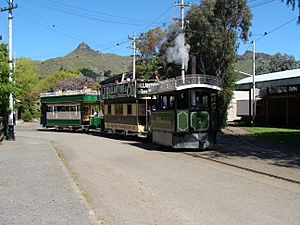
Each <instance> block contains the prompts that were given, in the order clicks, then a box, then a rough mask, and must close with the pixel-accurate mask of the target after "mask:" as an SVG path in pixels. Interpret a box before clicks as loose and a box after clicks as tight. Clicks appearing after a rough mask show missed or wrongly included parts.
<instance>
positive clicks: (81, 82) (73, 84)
mask: <svg viewBox="0 0 300 225" xmlns="http://www.w3.org/2000/svg"><path fill="white" fill-rule="evenodd" d="M84 88H90V89H93V90H99V88H100V84H99V83H97V82H95V81H94V80H93V79H91V78H89V77H85V76H79V77H69V78H65V79H63V80H61V81H59V89H60V90H81V89H84Z"/></svg>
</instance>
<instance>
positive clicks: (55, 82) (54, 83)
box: [40, 70, 80, 92]
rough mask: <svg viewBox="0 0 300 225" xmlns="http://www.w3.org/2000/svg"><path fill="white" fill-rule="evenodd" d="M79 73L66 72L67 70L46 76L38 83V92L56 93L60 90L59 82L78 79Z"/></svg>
mask: <svg viewBox="0 0 300 225" xmlns="http://www.w3.org/2000/svg"><path fill="white" fill-rule="evenodd" d="M79 76H80V72H74V71H67V70H58V71H55V72H53V73H50V74H48V75H47V76H46V77H45V78H44V79H43V80H41V82H40V90H41V91H40V92H46V91H57V90H59V89H60V84H59V82H60V81H62V80H64V79H67V78H74V77H79Z"/></svg>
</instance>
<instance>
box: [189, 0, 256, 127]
mask: <svg viewBox="0 0 300 225" xmlns="http://www.w3.org/2000/svg"><path fill="white" fill-rule="evenodd" d="M251 18H252V15H251V12H250V9H249V7H248V6H247V1H246V0H203V1H202V2H201V4H200V5H199V6H193V7H192V8H191V10H190V11H189V12H188V14H187V19H188V20H189V27H188V30H187V34H188V39H189V43H190V46H191V53H192V54H195V55H196V56H197V58H198V60H199V65H198V66H199V67H200V70H201V72H202V73H203V74H210V75H215V76H218V77H220V78H221V79H222V80H223V85H224V91H222V92H221V93H220V110H219V112H220V119H221V125H222V126H224V125H226V118H227V109H228V106H229V103H230V101H231V98H232V95H233V90H234V87H235V86H234V81H235V75H234V73H233V63H234V62H235V61H236V57H237V56H236V51H237V48H238V39H241V40H243V41H246V40H247V38H248V34H249V28H250V25H251Z"/></svg>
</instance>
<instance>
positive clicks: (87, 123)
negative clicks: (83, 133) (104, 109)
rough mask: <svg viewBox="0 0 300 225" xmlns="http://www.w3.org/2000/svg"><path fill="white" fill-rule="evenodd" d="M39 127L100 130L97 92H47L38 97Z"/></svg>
mask: <svg viewBox="0 0 300 225" xmlns="http://www.w3.org/2000/svg"><path fill="white" fill-rule="evenodd" d="M40 100H41V125H42V126H43V127H45V128H57V129H63V128H70V129H72V130H76V129H82V130H88V129H90V128H101V124H102V118H101V105H100V98H99V92H98V91H92V90H89V89H87V90H77V91H73V90H72V91H71V90H68V91H64V92H62V91H58V92H47V93H42V94H41V95H40Z"/></svg>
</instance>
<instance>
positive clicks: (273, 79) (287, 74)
mask: <svg viewBox="0 0 300 225" xmlns="http://www.w3.org/2000/svg"><path fill="white" fill-rule="evenodd" d="M252 79H253V78H252V77H247V78H244V79H242V80H239V81H237V82H236V84H237V85H239V88H238V89H239V90H241V89H246V88H249V87H250V86H251V87H252V82H253V80H252ZM255 83H256V84H257V88H262V87H270V86H285V85H296V84H300V69H294V70H286V71H281V72H275V73H267V74H262V75H257V76H255Z"/></svg>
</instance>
